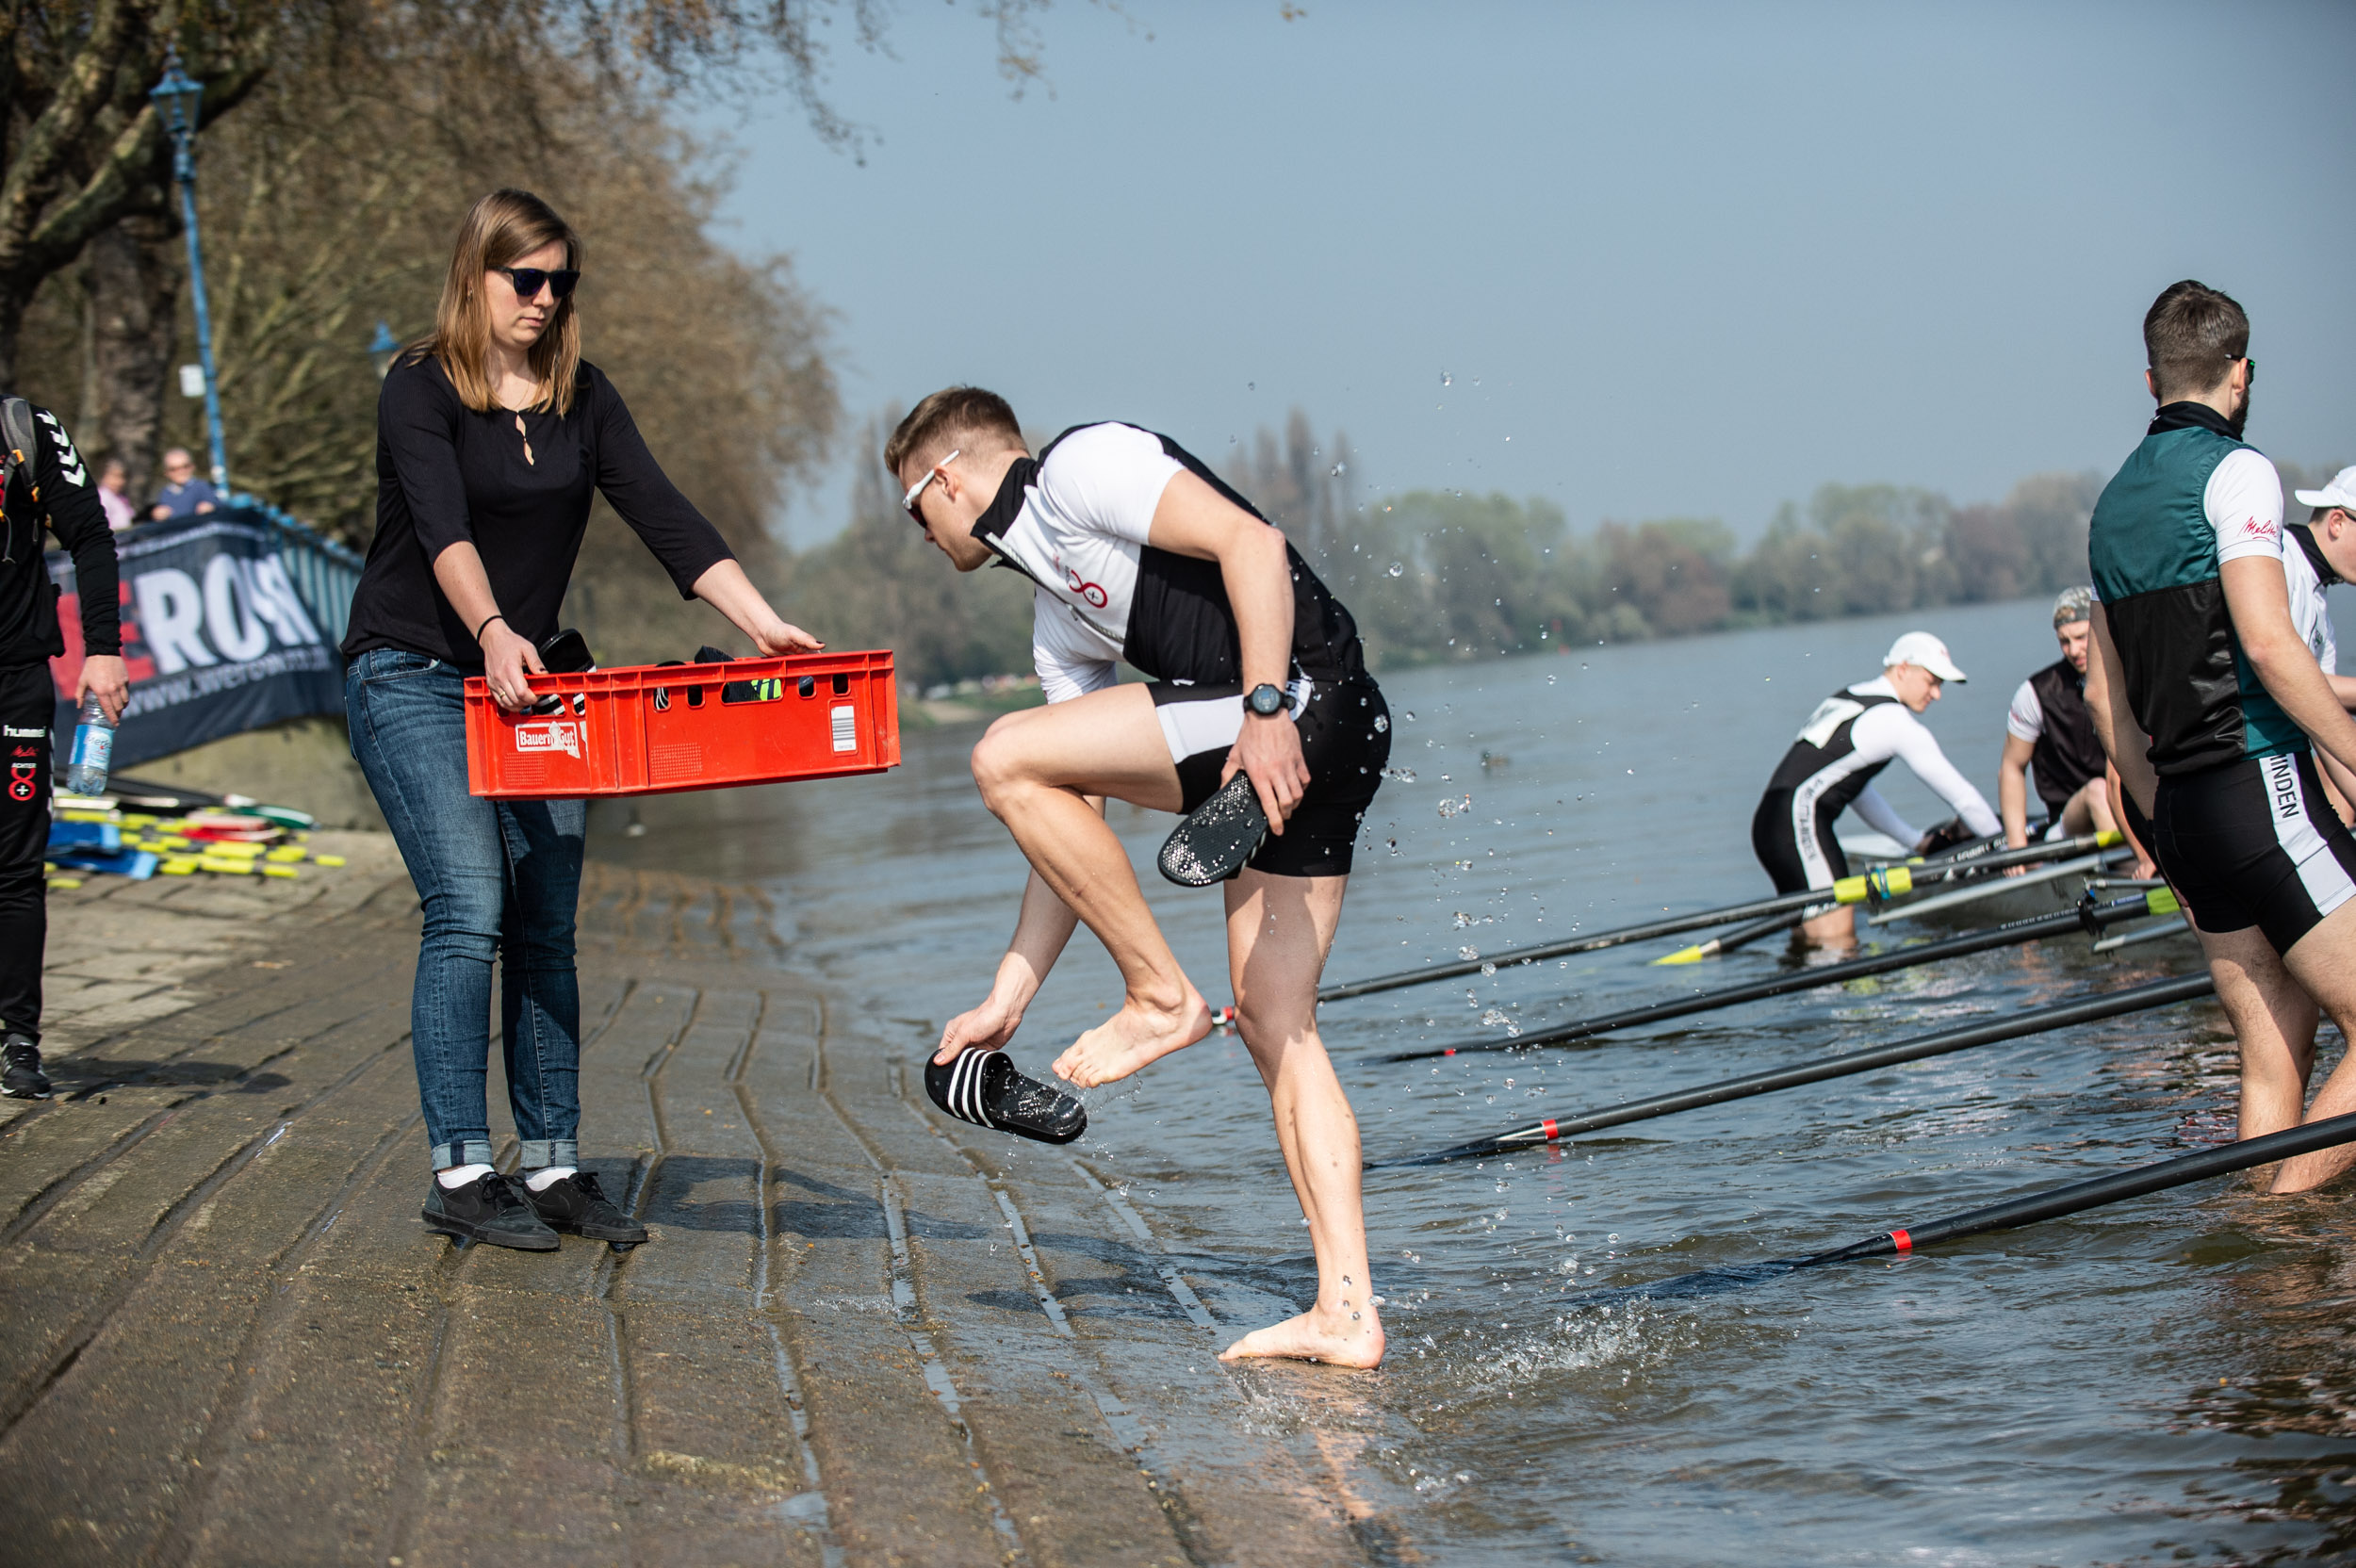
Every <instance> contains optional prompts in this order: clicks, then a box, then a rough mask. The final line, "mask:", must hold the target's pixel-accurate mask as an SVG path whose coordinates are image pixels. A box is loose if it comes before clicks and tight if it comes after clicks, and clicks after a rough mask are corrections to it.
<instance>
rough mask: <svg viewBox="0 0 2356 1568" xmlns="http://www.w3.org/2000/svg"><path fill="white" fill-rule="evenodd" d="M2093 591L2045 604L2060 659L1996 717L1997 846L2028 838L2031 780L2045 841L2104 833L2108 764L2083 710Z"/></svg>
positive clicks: (2068, 593) (2111, 823)
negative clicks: (2000, 723)
mask: <svg viewBox="0 0 2356 1568" xmlns="http://www.w3.org/2000/svg"><path fill="white" fill-rule="evenodd" d="M2093 604H2094V593H2093V591H2092V590H2091V589H2087V588H2065V589H2063V590H2062V594H2061V596H2060V597H2059V598H2057V599H2055V600H2054V601H2053V640H2054V641H2055V642H2057V643H2059V644H2060V645H2061V652H2062V656H2061V657H2060V658H2059V659H2056V660H2054V661H2053V662H2052V663H2051V664H2048V665H2046V666H2045V668H2043V669H2041V670H2039V671H2037V674H2035V675H2033V676H2031V677H2029V678H2028V679H2026V680H2024V681H2022V682H2021V690H2020V691H2018V692H2016V693H2014V694H2013V698H2012V709H2011V711H2009V712H2007V713H2006V714H2005V715H2004V760H2002V761H2001V762H1999V763H1998V764H1997V770H1996V806H1997V809H1998V811H1999V812H2000V813H2001V814H2002V815H2003V817H2004V842H2005V843H2006V844H2008V845H2010V846H2011V847H2012V848H2014V849H2019V848H2020V847H2021V845H2023V844H2025V843H2027V842H2028V841H2029V828H2028V823H2029V804H2028V797H2029V791H2028V785H2027V780H2026V777H2025V776H2026V775H2027V774H2028V773H2030V772H2034V773H2035V774H2036V775H2037V797H2038V798H2039V799H2041V800H2042V801H2044V803H2045V814H2046V817H2047V819H2048V821H2049V822H2050V823H2051V824H2052V827H2051V828H2050V830H2049V831H2048V832H2047V834H2046V836H2047V837H2048V838H2063V837H2071V838H2074V837H2076V836H2077V835H2079V834H2081V833H2109V832H2113V831H2116V830H2117V828H2118V823H2117V822H2116V821H2115V820H2114V818H2113V815H2112V812H2111V797H2110V783H2109V780H2108V779H2107V778H2106V777H2105V776H2104V775H2105V774H2106V773H2107V772H2108V761H2107V759H2105V758H2104V757H2103V755H2102V741H2101V740H2099V739H2098V738H2097V737H2096V735H2095V733H2094V715H2093V714H2092V713H2091V712H2089V711H2087V709H2086V639H2087V637H2088V636H2089V635H2090V634H2091V632H2090V628H2089V625H2088V618H2089V617H2090V616H2091V615H2092V614H2093Z"/></svg>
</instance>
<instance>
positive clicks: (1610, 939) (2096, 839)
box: [1317, 833, 2121, 1002]
mask: <svg viewBox="0 0 2356 1568" xmlns="http://www.w3.org/2000/svg"><path fill="white" fill-rule="evenodd" d="M2120 841H2121V840H2120V838H2119V835H2118V834H2117V833H2086V834H2081V835H2080V836H2079V837H2077V838H2075V839H2068V840H2064V841H2060V842H2057V843H2046V844H2031V845H2029V846H2028V847H2027V848H2026V849H2007V850H2004V851H2001V852H2000V853H1997V854H1994V855H1983V856H1981V857H1979V858H1977V859H1972V860H1965V861H1958V862H1955V863H1953V864H1949V863H1945V862H1941V863H1938V864H1931V865H1904V866H1884V867H1881V868H1880V869H1878V870H1875V871H1870V872H1866V873H1864V874H1860V875H1857V876H1844V877H1842V878H1841V880H1840V881H1838V882H1836V883H1834V884H1833V885H1832V887H1831V889H1830V890H1826V889H1824V888H1811V889H1808V890H1805V891H1802V892H1796V893H1783V894H1781V895H1779V896H1777V897H1775V898H1761V899H1756V900H1754V901H1753V902H1751V903H1749V904H1729V905H1727V906H1726V907H1725V908H1723V909H1704V910H1702V911H1701V912H1700V913H1698V914H1692V915H1672V916H1670V917H1668V918H1667V919H1665V920H1655V921H1646V922H1644V923H1643V924H1641V925H1623V926H1620V927H1618V928H1617V929H1615V930H1611V931H1598V932H1596V933H1595V935H1594V936H1592V937H1573V938H1571V939H1569V940H1567V941H1560V942H1548V943H1547V944H1546V946H1544V947H1510V948H1507V949H1506V950H1505V951H1504V952H1502V953H1497V954H1492V955H1491V956H1488V957H1486V958H1468V959H1465V960H1464V962H1462V963H1455V964H1441V965H1439V966H1437V967H1436V968H1432V969H1418V970H1410V971H1408V972H1404V973H1400V974H1379V975H1376V976H1375V977H1374V978H1373V979H1371V980H1350V981H1345V982H1344V983H1343V984H1341V985H1338V986H1328V987H1326V988H1324V989H1323V990H1321V991H1319V992H1317V1000H1318V1001H1319V1002H1340V1001H1343V1000H1344V999H1346V998H1349V997H1353V996H1371V995H1373V994H1374V993H1375V992H1377V991H1395V990H1398V989H1399V988H1402V987H1406V986H1420V985H1422V984H1423V983H1424V982H1426V981H1427V980H1453V979H1456V978H1457V977H1458V976H1460V975H1465V974H1478V973H1480V972H1481V971H1483V970H1485V969H1489V968H1492V967H1495V968H1497V969H1503V968H1505V967H1506V966H1507V965H1509V964H1534V963H1536V962H1537V961H1538V960H1539V959H1541V958H1561V957H1563V956H1567V955H1570V954H1573V953H1596V952H1600V951H1601V950H1603V949H1604V948H1607V947H1620V946H1623V945H1625V944H1627V943H1628V942H1642V941H1650V940H1651V939H1653V938H1655V937H1674V936H1677V934H1678V933H1680V932H1684V931H1701V930H1706V929H1708V928H1709V927H1710V926H1712V925H1731V924H1733V923H1735V922H1736V921H1739V920H1757V919H1759V918H1760V917H1762V916H1765V915H1779V914H1783V913H1785V912H1787V911H1789V910H1792V909H1806V908H1808V907H1811V906H1814V905H1824V906H1828V907H1829V906H1832V905H1840V904H1862V903H1864V902H1865V901H1866V900H1868V899H1872V900H1873V901H1875V902H1877V903H1878V902H1880V901H1882V900H1884V899H1891V898H1897V897H1900V896H1902V895H1904V894H1906V893H1909V892H1912V891H1913V890H1915V889H1917V888H1927V887H1931V886H1933V885H1935V884H1937V883H1940V882H1945V881H1948V880H1950V879H1951V878H1954V877H1957V876H1977V875H1979V874H1981V873H1983V872H1990V871H2002V870H2004V868H2005V867H2006V866H2025V865H2028V864H2030V863H2032V862H2034V861H2037V860H2051V859H2053V858H2055V857H2057V856H2068V855H2083V854H2085V853H2086V851H2087V850H2090V849H2107V848H2109V847H2110V846H2111V845H2113V844H2115V843H2119V842H2120Z"/></svg>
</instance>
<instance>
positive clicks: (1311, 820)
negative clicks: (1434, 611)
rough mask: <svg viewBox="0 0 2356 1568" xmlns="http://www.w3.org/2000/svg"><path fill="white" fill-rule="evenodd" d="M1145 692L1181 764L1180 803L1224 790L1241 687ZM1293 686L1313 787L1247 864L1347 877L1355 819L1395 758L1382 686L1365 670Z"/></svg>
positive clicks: (1187, 807) (1190, 805)
mask: <svg viewBox="0 0 2356 1568" xmlns="http://www.w3.org/2000/svg"><path fill="white" fill-rule="evenodd" d="M1147 690H1149V691H1150V692H1152V693H1153V716H1154V717H1155V718H1157V719H1159V720H1160V721H1161V725H1162V735H1163V737H1164V738H1165V739H1166V740H1167V741H1168V742H1169V743H1170V760H1171V761H1173V762H1175V763H1176V764H1177V766H1178V787H1179V789H1180V791H1181V792H1183V793H1184V796H1185V803H1184V804H1183V805H1182V806H1180V808H1179V809H1180V810H1182V811H1191V810H1193V809H1195V808H1196V807H1198V806H1200V805H1202V804H1203V802H1204V801H1206V800H1208V799H1210V798H1211V796H1212V795H1213V794H1214V793H1216V792H1218V790H1219V772H1220V770H1222V769H1223V768H1225V767H1226V765H1227V754H1228V752H1229V751H1231V750H1233V749H1234V747H1235V736H1236V735H1237V734H1238V733H1239V732H1240V731H1241V730H1242V728H1243V688H1242V687H1241V686H1240V685H1235V684H1220V685H1200V686H1196V685H1184V686H1182V685H1179V684H1177V683H1175V682H1173V681H1167V680H1157V681H1154V682H1153V684H1152V685H1151V686H1150V687H1148V688H1147ZM1291 692H1292V694H1293V696H1294V698H1295V700H1296V701H1298V702H1300V708H1299V710H1298V711H1296V712H1295V714H1294V715H1293V722H1294V723H1295V724H1296V725H1298V726H1299V727H1300V730H1301V760H1302V761H1304V762H1306V763H1308V765H1309V788H1308V789H1307V790H1306V791H1305V792H1302V794H1301V804H1300V805H1299V806H1297V807H1295V808H1294V809H1293V814H1292V815H1291V816H1290V817H1289V818H1287V819H1286V820H1285V823H1284V832H1283V833H1281V834H1280V833H1270V834H1269V835H1268V840H1267V841H1266V842H1264V843H1262V844H1261V845H1260V849H1259V852H1258V853H1257V854H1255V855H1253V856H1252V858H1251V860H1250V861H1249V862H1247V863H1248V864H1249V865H1250V867H1251V869H1252V870H1253V871H1261V872H1267V873H1268V874H1270V875H1272V876H1348V875H1349V874H1350V860H1351V857H1352V856H1353V854H1354V853H1355V852H1356V850H1357V847H1358V831H1359V827H1360V825H1361V824H1362V823H1363V822H1364V820H1365V818H1366V808H1367V807H1368V806H1370V805H1372V804H1373V802H1374V792H1375V791H1376V790H1378V789H1380V788H1381V787H1382V784H1383V766H1384V764H1386V763H1387V762H1389V761H1390V760H1391V711H1390V708H1389V707H1388V706H1387V705H1386V704H1385V703H1384V702H1383V691H1382V688H1380V687H1378V686H1377V685H1375V683H1374V681H1373V678H1371V677H1368V676H1365V675H1355V676H1348V677H1344V678H1341V679H1338V680H1334V681H1332V682H1328V681H1324V680H1319V679H1316V678H1312V677H1305V676H1304V677H1302V678H1299V679H1296V680H1295V681H1294V682H1293V683H1292V687H1291ZM1304 699H1305V700H1304Z"/></svg>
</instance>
